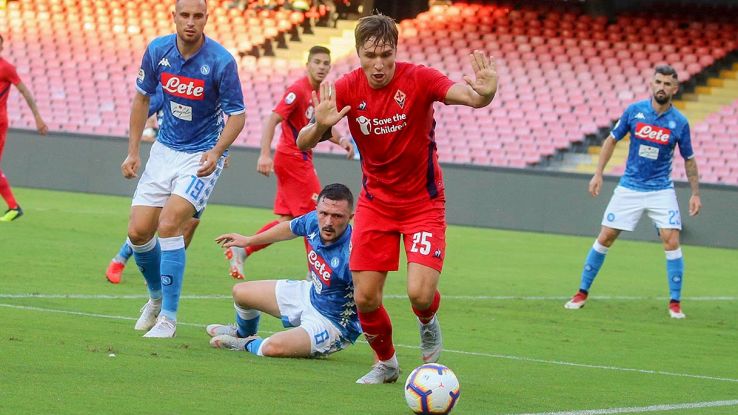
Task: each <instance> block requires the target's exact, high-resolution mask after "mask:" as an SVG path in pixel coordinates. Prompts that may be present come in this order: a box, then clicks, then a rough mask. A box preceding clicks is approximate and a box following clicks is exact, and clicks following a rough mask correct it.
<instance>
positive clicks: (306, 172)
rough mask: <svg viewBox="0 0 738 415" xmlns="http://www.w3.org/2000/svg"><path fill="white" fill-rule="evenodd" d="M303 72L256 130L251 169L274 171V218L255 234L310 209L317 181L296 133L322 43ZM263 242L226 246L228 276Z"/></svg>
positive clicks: (320, 75) (325, 65)
mask: <svg viewBox="0 0 738 415" xmlns="http://www.w3.org/2000/svg"><path fill="white" fill-rule="evenodd" d="M306 67H307V74H306V75H305V76H303V77H302V78H300V79H298V80H297V81H296V82H295V83H293V84H292V85H290V86H289V88H287V91H285V93H284V95H283V96H282V99H281V100H280V101H279V103H278V104H277V106H276V107H274V110H272V113H271V114H270V115H269V116H268V117H267V118H266V119H265V120H264V126H263V128H262V134H261V154H260V155H259V160H258V162H257V165H256V171H258V172H259V173H261V174H263V175H264V176H267V177H268V176H269V175H270V174H271V173H272V171H273V172H274V174H275V175H276V176H277V194H276V196H275V198H274V213H275V214H276V215H277V216H278V218H277V219H275V220H273V221H271V222H269V223H267V224H266V225H264V226H263V227H262V228H261V229H259V231H258V232H257V233H261V232H264V231H265V230H267V229H269V228H271V227H273V226H275V225H277V224H279V223H280V222H284V221H288V220H292V219H294V218H296V217H298V216H302V215H304V214H306V213H308V212H311V211H313V210H315V207H316V203H317V198H318V193H320V189H321V186H320V180H319V179H318V174H317V173H316V172H315V167H314V166H313V152H312V150H300V149H299V148H297V144H296V140H297V134H298V133H299V132H300V130H301V129H302V128H303V127H304V126H305V125H307V123H308V122H309V121H310V119H311V118H312V117H313V102H312V96H311V94H312V93H313V91H317V90H318V87H319V86H320V83H321V82H323V80H324V79H325V78H326V76H328V72H329V71H330V70H331V51H330V50H329V49H328V48H325V47H323V46H313V47H312V48H310V51H309V52H308V61H307V64H306ZM280 123H281V127H282V134H281V136H280V138H279V143H278V144H277V150H276V152H275V154H274V159H272V151H271V147H272V139H273V138H274V130H275V129H276V128H277V125H278V124H280ZM327 134H330V137H329V138H328V140H330V141H331V142H333V143H335V144H338V145H340V146H341V147H343V148H344V149H346V151H347V153H348V154H347V157H348V158H352V157H353V156H354V149H353V146H352V144H351V141H350V140H349V139H347V138H340V137H339V135H338V133H337V132H336V131H335V130H334V129H331V130H330V131H327ZM267 246H269V244H266V245H256V246H249V247H248V248H246V249H244V248H240V247H232V248H228V249H227V250H226V252H225V255H226V257H227V258H228V259H229V261H230V273H231V276H232V277H233V278H236V279H243V277H244V274H243V262H244V260H246V258H248V256H249V255H251V254H252V253H254V252H256V251H259V250H261V249H264V248H266V247H267Z"/></svg>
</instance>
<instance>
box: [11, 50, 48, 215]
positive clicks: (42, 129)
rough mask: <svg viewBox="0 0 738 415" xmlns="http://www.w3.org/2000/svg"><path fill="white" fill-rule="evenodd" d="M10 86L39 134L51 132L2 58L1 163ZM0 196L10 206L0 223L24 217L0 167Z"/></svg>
mask: <svg viewBox="0 0 738 415" xmlns="http://www.w3.org/2000/svg"><path fill="white" fill-rule="evenodd" d="M4 43H5V40H4V39H3V37H2V36H0V53H2V51H3V44H4ZM10 85H15V87H16V88H18V91H19V92H20V93H21V95H23V98H25V99H26V103H27V104H28V108H30V109H31V112H33V117H34V118H35V119H36V129H37V130H38V132H39V134H41V135H46V133H47V132H48V131H49V129H48V127H46V123H44V120H43V119H42V118H41V114H40V113H39V112H38V108H36V102H35V101H34V100H33V95H31V91H29V90H28V88H27V87H26V86H25V85H24V84H23V82H21V79H20V77H19V76H18V73H17V72H16V71H15V67H14V66H13V65H11V64H10V63H9V62H8V61H6V60H5V59H3V58H2V57H0V162H2V158H3V148H5V137H6V136H7V134H8V95H10ZM0 196H2V197H3V199H4V200H5V203H7V204H8V210H7V211H5V214H3V215H2V216H0V222H10V221H13V220H16V219H18V218H19V217H21V216H23V209H21V207H20V205H19V204H18V202H17V201H16V200H15V197H14V196H13V191H12V190H11V188H10V182H8V178H7V177H5V173H3V169H2V167H1V166H0Z"/></svg>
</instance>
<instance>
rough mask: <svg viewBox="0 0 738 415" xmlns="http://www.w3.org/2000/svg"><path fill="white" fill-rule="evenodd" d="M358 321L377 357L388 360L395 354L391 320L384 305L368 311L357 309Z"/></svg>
mask: <svg viewBox="0 0 738 415" xmlns="http://www.w3.org/2000/svg"><path fill="white" fill-rule="evenodd" d="M359 321H360V322H361V329H362V330H364V335H365V336H366V341H367V342H369V346H371V348H372V350H374V353H376V355H377V358H378V359H379V360H390V359H391V358H392V356H394V354H395V346H394V345H393V344H392V321H390V318H389V314H387V310H385V309H384V305H380V306H379V308H378V309H376V310H374V311H370V312H368V313H362V312H361V311H359Z"/></svg>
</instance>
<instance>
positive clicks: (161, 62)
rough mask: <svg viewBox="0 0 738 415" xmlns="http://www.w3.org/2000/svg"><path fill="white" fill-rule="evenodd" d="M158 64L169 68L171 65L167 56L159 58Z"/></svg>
mask: <svg viewBox="0 0 738 415" xmlns="http://www.w3.org/2000/svg"><path fill="white" fill-rule="evenodd" d="M159 66H166V67H167V68H171V67H172V65H170V64H169V59H167V58H161V60H160V61H159Z"/></svg>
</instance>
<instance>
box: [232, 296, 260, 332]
mask: <svg viewBox="0 0 738 415" xmlns="http://www.w3.org/2000/svg"><path fill="white" fill-rule="evenodd" d="M233 307H234V308H235V309H236V327H237V328H238V337H249V336H253V335H255V334H256V332H257V331H259V317H260V316H261V313H260V312H259V311H257V310H247V309H244V308H241V306H239V305H238V304H236V303H234V304H233Z"/></svg>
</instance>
